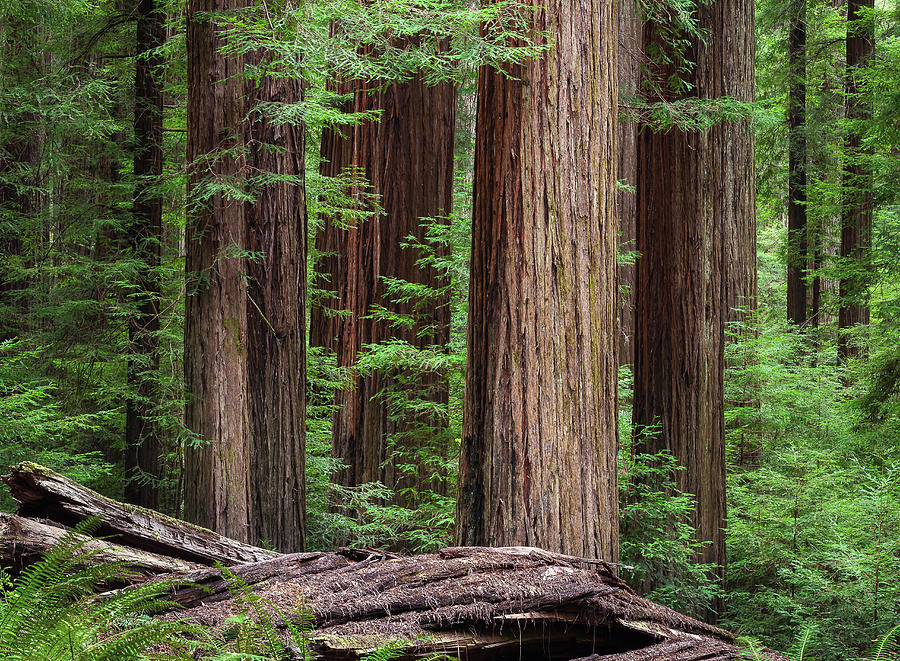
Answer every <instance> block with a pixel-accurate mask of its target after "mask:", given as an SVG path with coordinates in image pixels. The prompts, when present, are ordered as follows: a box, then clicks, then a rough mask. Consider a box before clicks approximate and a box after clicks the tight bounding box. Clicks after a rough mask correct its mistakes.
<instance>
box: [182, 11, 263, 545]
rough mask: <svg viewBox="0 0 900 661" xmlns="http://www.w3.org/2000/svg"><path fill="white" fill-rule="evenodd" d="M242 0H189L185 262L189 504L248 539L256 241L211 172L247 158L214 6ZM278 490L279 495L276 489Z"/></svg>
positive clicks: (190, 515)
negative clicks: (238, 148)
mask: <svg viewBox="0 0 900 661" xmlns="http://www.w3.org/2000/svg"><path fill="white" fill-rule="evenodd" d="M239 2H240V0H190V2H189V3H188V14H187V52H188V116H187V120H188V133H187V161H188V164H189V168H190V172H189V175H190V177H189V183H188V200H189V202H190V206H189V212H188V225H187V231H186V236H185V243H186V249H187V255H186V261H185V268H186V271H187V273H188V285H187V286H188V296H187V302H186V314H185V331H184V334H185V342H184V345H185V347H184V348H185V380H186V382H187V384H186V385H187V389H188V392H189V393H190V398H189V400H188V404H187V410H186V415H185V422H186V424H187V426H188V428H189V429H190V430H191V431H193V432H195V433H196V434H197V436H198V437H199V441H200V442H201V443H202V444H203V446H202V447H199V448H196V449H195V448H191V447H188V448H186V449H185V462H184V463H185V466H184V501H185V503H184V514H185V518H186V519H188V520H189V521H192V522H194V523H199V524H200V525H202V526H204V527H207V528H211V529H213V530H215V531H216V532H219V533H221V534H223V535H226V536H227V537H231V538H233V539H236V540H239V541H242V542H247V541H250V539H251V536H252V531H253V530H254V528H253V526H252V523H251V516H252V507H251V503H250V483H249V478H250V467H249V452H250V438H251V433H252V431H251V429H252V428H251V425H250V420H249V412H248V404H249V401H248V399H249V375H248V373H247V341H248V328H247V305H248V299H247V283H246V279H245V275H246V272H247V266H246V260H245V258H244V257H243V256H242V252H241V251H242V250H244V249H245V248H246V246H247V220H246V214H245V207H244V204H243V203H242V202H240V201H236V200H233V199H228V198H226V197H225V196H223V195H222V194H221V193H216V194H215V195H213V196H212V197H210V198H208V199H206V197H205V194H204V186H203V184H204V183H205V182H208V181H210V180H211V179H229V178H232V179H234V180H240V175H242V174H245V173H242V172H241V166H242V164H241V163H240V162H238V160H237V157H234V156H230V155H229V156H225V155H223V154H222V150H223V149H227V148H229V147H233V146H234V145H235V140H238V141H239V140H240V134H241V124H242V120H243V118H244V114H245V106H244V101H243V96H244V89H243V88H244V83H243V80H242V73H243V61H242V58H227V57H224V56H223V55H222V54H220V53H219V52H218V49H219V48H220V46H221V34H220V32H219V30H218V29H217V28H216V27H215V25H214V24H213V23H212V22H211V21H210V18H209V15H208V14H209V13H212V12H221V11H225V10H230V9H235V8H237V7H238V6H239ZM272 497H277V496H276V495H275V494H272Z"/></svg>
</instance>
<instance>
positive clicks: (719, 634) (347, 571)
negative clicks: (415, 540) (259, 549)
mask: <svg viewBox="0 0 900 661" xmlns="http://www.w3.org/2000/svg"><path fill="white" fill-rule="evenodd" d="M254 565H255V566H254ZM584 565H587V566H584ZM230 571H234V572H235V573H238V572H240V574H241V575H242V576H244V577H248V578H249V580H248V581H247V582H252V588H253V591H254V593H255V594H257V595H259V596H260V597H261V598H262V603H263V604H265V605H266V608H271V609H273V611H274V610H275V609H277V611H279V612H281V613H284V614H291V613H298V611H305V612H306V613H307V614H308V615H307V616H306V617H307V618H311V619H312V621H313V623H314V629H313V630H312V631H310V632H309V636H310V644H311V647H312V650H313V652H314V654H315V658H317V659H320V660H321V661H355V660H358V659H361V658H362V657H363V656H365V655H366V654H369V653H371V652H373V651H374V650H377V649H379V648H382V647H384V646H385V645H386V644H388V643H392V642H393V643H394V644H395V645H399V647H400V652H399V654H400V656H398V657H392V658H397V659H399V660H400V661H414V660H417V659H423V658H426V657H428V656H429V655H433V654H447V655H449V656H451V657H455V658H460V659H466V660H467V661H489V660H490V661H518V660H519V659H528V660H531V661H543V660H545V659H546V660H548V661H550V660H552V661H651V660H652V661H701V660H702V661H730V660H732V659H738V658H742V656H741V652H740V650H739V648H738V646H737V645H736V643H735V638H734V636H733V635H732V634H730V633H728V632H727V631H724V630H722V629H719V628H717V627H714V626H712V625H709V624H707V623H705V622H701V621H698V620H695V619H693V618H690V617H688V616H686V615H682V614H680V613H677V612H675V611H673V610H671V609H668V608H666V607H664V606H660V605H658V604H655V603H652V602H650V601H647V600H646V599H643V598H642V597H640V596H639V595H638V594H636V593H635V592H634V591H633V590H632V589H631V588H629V587H628V586H627V585H626V584H625V583H624V582H623V581H622V580H621V579H619V578H618V577H617V576H616V575H615V574H614V573H613V572H612V570H611V569H610V567H609V566H607V565H606V564H605V563H596V562H594V561H589V560H585V559H583V558H573V557H570V556H561V555H558V554H553V553H547V552H545V551H541V550H539V549H523V548H518V547H517V548H511V549H491V548H470V549H458V548H454V549H446V550H445V551H442V552H438V553H433V554H427V555H419V556H413V557H397V556H391V555H382V554H375V553H367V552H362V553H360V552H359V551H352V550H344V551H342V552H338V553H321V554H295V555H294V556H284V557H283V558H278V559H276V560H271V561H265V562H262V563H253V564H250V565H244V566H241V567H239V568H233V569H230ZM194 576H195V577H197V578H199V579H201V580H200V582H204V581H205V582H206V585H208V586H210V587H212V586H213V585H214V584H215V582H216V581H217V580H221V577H218V579H217V577H216V576H215V572H214V570H201V571H200V572H196V573H195V574H194ZM257 579H262V580H257ZM214 589H215V592H214V594H213V595H211V598H206V599H205V598H203V597H200V598H199V599H195V598H193V596H191V598H190V599H181V600H179V599H178V592H179V591H180V590H182V589H179V590H176V592H175V595H176V600H178V601H179V602H180V603H182V604H183V605H187V606H192V607H191V608H189V609H188V610H186V611H180V612H172V613H169V614H168V615H166V616H165V617H167V618H170V619H188V620H190V621H193V622H196V623H199V624H203V625H206V626H211V627H216V628H227V626H228V623H229V622H234V621H235V619H234V616H237V615H242V614H246V613H247V608H248V607H247V604H246V600H243V599H240V598H237V599H234V598H229V594H228V592H227V589H218V588H217V587H216V588H214ZM182 594H183V595H188V593H184V592H183V593H182ZM300 619H303V618H300ZM398 641H399V642H398ZM762 658H767V659H770V661H786V660H785V659H784V657H782V656H779V655H777V654H776V653H774V652H766V653H764V655H763V657H762Z"/></svg>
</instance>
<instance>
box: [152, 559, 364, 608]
mask: <svg viewBox="0 0 900 661" xmlns="http://www.w3.org/2000/svg"><path fill="white" fill-rule="evenodd" d="M348 564H350V561H349V560H347V559H346V558H345V557H343V556H341V555H338V554H337V553H291V554H289V555H283V556H280V557H278V558H272V559H271V560H263V561H262V562H251V563H248V564H244V565H234V566H232V567H229V568H228V572H229V573H230V574H231V575H232V576H233V577H235V578H238V579H240V581H241V582H242V583H243V584H245V585H247V586H249V587H250V588H251V589H253V588H254V587H255V586H257V585H259V584H260V583H263V582H264V581H268V580H271V579H276V580H279V581H283V580H288V579H289V578H293V577H296V576H301V575H303V574H314V573H318V572H323V571H329V570H332V569H337V568H338V567H344V566H347V565H348ZM160 578H161V579H162V578H169V579H172V580H178V581H184V582H185V585H183V586H181V587H177V588H174V589H173V590H172V593H171V594H169V595H167V596H166V600H168V601H171V602H173V603H175V604H178V605H179V606H182V607H184V608H193V607H194V606H198V605H200V604H210V603H214V602H217V601H222V600H224V599H229V598H231V596H232V595H231V593H230V592H229V590H228V581H226V580H225V579H224V578H222V573H221V572H220V571H219V570H218V569H215V568H212V567H204V568H203V569H198V570H196V571H192V572H190V573H187V574H179V575H172V576H167V577H163V576H161V577H160Z"/></svg>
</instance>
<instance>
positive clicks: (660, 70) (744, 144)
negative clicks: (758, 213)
mask: <svg viewBox="0 0 900 661" xmlns="http://www.w3.org/2000/svg"><path fill="white" fill-rule="evenodd" d="M698 13H699V28H700V29H701V30H704V31H705V32H706V35H707V36H706V38H705V42H701V41H700V40H699V39H695V40H694V44H693V50H692V54H691V56H692V58H693V59H694V60H695V62H696V64H695V65H694V67H693V69H692V70H691V73H690V80H689V81H688V82H690V83H691V89H692V90H694V93H695V94H696V95H697V96H699V97H701V98H709V99H714V98H719V97H723V96H729V97H735V98H737V99H741V100H750V99H752V97H753V69H752V67H753V60H754V51H753V41H752V39H753V3H752V2H751V1H749V0H717V1H716V2H713V3H711V4H708V5H701V6H700V8H699V9H698ZM661 34H664V32H663V31H661V30H660V29H659V27H658V26H657V25H656V24H655V23H653V22H652V21H651V22H648V23H647V24H646V26H645V28H644V44H645V50H647V51H648V52H650V51H651V50H653V48H654V47H655V48H656V49H657V50H658V49H659V48H660V47H662V48H666V47H667V44H666V43H665V41H664V40H663V38H662V37H661ZM656 66H657V68H656V69H655V70H653V73H654V74H655V75H657V76H659V80H664V81H665V80H668V79H669V76H670V74H672V73H674V71H673V70H672V68H671V67H673V66H675V64H672V63H670V62H665V63H661V64H657V65H656ZM672 96H673V97H674V96H676V95H675V94H674V93H672ZM752 145H753V143H752V139H751V136H750V129H749V126H748V123H747V122H746V121H743V122H737V123H719V124H717V125H715V126H713V127H712V128H710V129H707V130H703V131H700V130H680V129H677V128H674V129H671V130H668V131H654V130H652V127H644V129H643V130H642V131H641V132H640V133H639V138H638V195H637V206H638V230H637V240H638V250H639V251H640V253H641V258H640V260H639V261H638V267H637V285H636V288H635V308H636V344H635V374H634V426H635V430H636V432H638V433H641V432H642V431H643V430H648V431H649V430H651V429H652V430H653V433H651V434H648V435H647V440H646V446H645V447H646V449H647V450H648V451H649V452H656V451H660V450H668V451H670V452H671V453H672V454H673V455H674V456H675V458H676V460H677V461H678V462H679V463H680V464H681V465H682V466H684V467H685V470H682V471H678V472H677V474H676V484H677V486H678V488H679V489H680V490H682V491H685V492H688V493H691V494H694V495H695V496H696V497H697V507H696V511H695V516H694V524H695V526H696V528H697V535H698V537H699V539H700V540H703V541H707V542H710V544H708V545H707V546H705V547H704V548H703V552H702V560H703V561H705V562H713V563H716V564H718V565H719V566H720V567H721V566H722V565H724V562H725V532H724V526H725V439H724V414H723V399H724V390H723V379H724V354H723V349H724V325H725V322H726V319H727V318H728V316H729V311H728V306H729V305H731V304H733V302H737V301H738V300H739V299H740V298H742V297H746V296H747V294H748V293H751V294H752V291H753V287H754V284H755V279H751V276H750V275H749V274H750V273H752V271H753V270H754V264H753V259H754V257H753V256H752V255H753V254H752V250H751V245H748V244H750V242H751V241H752V238H751V237H752V236H753V234H754V230H755V219H754V211H755V210H754V187H753V185H752V181H753V178H754V159H753V147H752ZM745 261H750V264H747V263H744V262H745Z"/></svg>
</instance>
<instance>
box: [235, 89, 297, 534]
mask: <svg viewBox="0 0 900 661" xmlns="http://www.w3.org/2000/svg"><path fill="white" fill-rule="evenodd" d="M302 94H303V92H302V88H301V83H300V81H299V80H298V79H293V78H287V77H285V78H279V77H273V76H268V77H266V78H263V80H262V81H261V82H260V83H259V84H258V85H256V84H255V83H252V82H248V90H247V95H248V98H249V99H251V100H252V102H255V103H259V104H268V103H299V102H300V101H301V100H302ZM261 112H262V114H261V115H253V120H252V121H251V122H250V123H249V124H248V127H247V136H246V139H247V145H248V148H249V156H248V158H249V160H250V163H251V165H252V167H253V168H254V170H255V171H257V172H260V173H276V174H277V175H279V176H289V177H298V176H300V177H302V176H303V175H304V150H305V130H304V128H303V126H298V125H292V124H278V123H276V122H273V121H272V120H271V119H270V118H268V117H266V116H265V114H264V113H265V111H264V110H262V111H261ZM273 146H274V147H276V148H277V149H272V147H273ZM245 212H246V217H247V224H248V232H249V242H248V248H249V249H250V250H251V251H253V252H254V253H259V254H260V255H261V256H260V258H259V259H258V260H253V261H251V262H250V263H249V264H248V272H249V275H250V284H249V291H248V293H247V296H248V298H247V301H248V306H249V307H248V310H247V327H248V348H247V365H248V374H249V386H250V389H249V393H248V397H249V401H248V406H249V409H250V425H251V430H252V431H251V435H250V438H251V441H250V447H249V449H250V457H251V460H250V465H251V472H250V485H251V498H252V501H253V516H252V520H253V524H254V528H253V537H252V541H253V542H254V543H256V542H257V541H260V540H263V541H265V542H267V543H268V544H273V545H274V546H275V547H276V548H278V549H279V550H281V551H285V552H294V551H300V550H302V549H303V546H304V542H305V534H306V523H305V505H306V481H305V470H306V396H305V393H306V195H305V188H304V186H302V185H299V184H297V183H296V182H294V183H291V182H289V181H278V182H275V183H268V184H266V185H264V186H263V187H262V190H261V191H259V192H258V193H257V198H256V200H255V201H254V202H253V203H250V204H247V206H246V209H245Z"/></svg>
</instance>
